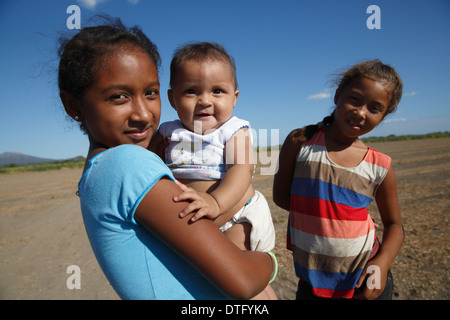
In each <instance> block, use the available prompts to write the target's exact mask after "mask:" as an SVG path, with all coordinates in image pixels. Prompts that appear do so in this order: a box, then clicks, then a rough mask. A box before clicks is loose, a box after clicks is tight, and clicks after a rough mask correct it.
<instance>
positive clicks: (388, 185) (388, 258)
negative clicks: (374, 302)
mask: <svg viewBox="0 0 450 320" xmlns="http://www.w3.org/2000/svg"><path fill="white" fill-rule="evenodd" d="M375 200H376V202H377V206H378V211H379V212H380V216H381V220H382V222H383V226H384V231H383V241H382V243H381V246H380V249H379V251H378V253H377V255H376V256H375V258H373V259H372V260H370V261H369V262H368V263H367V265H366V267H365V269H364V270H363V273H362V275H361V278H360V279H359V281H358V283H357V286H356V287H357V288H359V287H360V286H361V285H363V282H364V280H365V278H366V276H367V271H366V270H367V267H368V266H370V265H375V266H378V267H379V270H380V276H381V281H380V283H381V288H379V289H376V288H374V289H369V288H367V287H366V288H365V289H364V290H363V292H362V293H361V294H360V295H359V297H358V298H363V299H375V298H377V297H378V296H379V295H380V294H381V293H382V292H383V290H384V287H385V284H386V276H387V271H388V270H389V268H390V267H391V265H392V262H393V261H394V259H395V257H396V256H397V254H398V252H399V251H400V247H401V246H402V243H403V237H404V234H403V225H402V219H401V216H400V207H399V204H398V196H397V182H396V178H395V174H394V170H393V169H392V168H389V171H388V173H387V175H386V177H385V178H384V180H383V182H382V183H381V185H380V187H379V188H378V190H377V193H376V195H375Z"/></svg>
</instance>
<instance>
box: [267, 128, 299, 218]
mask: <svg viewBox="0 0 450 320" xmlns="http://www.w3.org/2000/svg"><path fill="white" fill-rule="evenodd" d="M296 134H297V130H294V131H292V132H291V133H290V134H289V135H288V136H287V138H286V140H285V141H284V143H283V146H282V147H281V150H280V155H279V160H278V171H277V173H276V174H275V176H274V179H273V191H272V192H273V201H274V202H275V204H276V205H277V206H279V207H280V208H283V209H284V210H288V211H289V209H290V197H291V184H292V176H293V175H294V169H295V162H296V160H297V155H298V152H299V150H300V147H301V142H300V141H299V140H298V139H296V138H295V137H296Z"/></svg>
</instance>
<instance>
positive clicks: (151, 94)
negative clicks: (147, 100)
mask: <svg viewBox="0 0 450 320" xmlns="http://www.w3.org/2000/svg"><path fill="white" fill-rule="evenodd" d="M158 94H159V91H158V90H148V91H147V92H146V93H145V95H146V96H151V97H153V96H157V95H158Z"/></svg>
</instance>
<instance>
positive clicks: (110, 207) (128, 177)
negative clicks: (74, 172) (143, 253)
mask: <svg viewBox="0 0 450 320" xmlns="http://www.w3.org/2000/svg"><path fill="white" fill-rule="evenodd" d="M163 177H168V178H170V179H172V180H174V178H173V175H172V173H171V172H170V170H169V169H168V168H167V166H166V165H165V164H164V163H163V162H162V160H161V159H160V158H159V157H158V156H157V155H156V154H154V153H153V152H151V151H148V150H146V149H144V148H142V147H140V146H136V145H121V146H118V147H115V148H110V149H108V150H106V151H104V152H102V153H100V154H98V155H96V156H95V157H94V158H92V159H91V161H90V165H89V167H88V169H87V170H86V172H85V173H84V175H83V177H82V178H81V180H80V183H79V192H80V198H81V199H82V202H84V205H85V206H86V207H89V208H91V209H94V208H95V209H94V210H90V211H91V212H97V213H99V214H100V213H102V212H108V215H106V218H105V217H103V218H102V219H106V221H104V222H108V221H109V220H111V221H110V222H111V224H110V227H112V228H115V227H117V226H118V225H120V224H117V221H116V219H120V220H122V221H123V222H131V223H133V224H136V221H135V220H134V212H135V210H136V208H137V207H138V205H139V203H140V201H141V200H142V199H143V197H144V196H145V195H146V194H147V192H148V191H149V190H150V189H151V188H152V187H153V186H154V185H155V184H156V183H157V182H158V181H159V180H160V179H161V178H163ZM97 218H100V217H97Z"/></svg>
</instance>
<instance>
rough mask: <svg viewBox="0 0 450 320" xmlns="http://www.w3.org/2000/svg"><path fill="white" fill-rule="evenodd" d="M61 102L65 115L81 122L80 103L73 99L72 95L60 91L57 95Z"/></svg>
mask: <svg viewBox="0 0 450 320" xmlns="http://www.w3.org/2000/svg"><path fill="white" fill-rule="evenodd" d="M59 97H60V98H61V102H62V104H63V106H64V109H65V110H66V113H67V114H68V115H69V116H70V117H71V118H72V119H73V120H75V121H79V122H81V121H82V119H81V112H80V103H79V102H78V100H77V99H75V98H74V97H73V96H72V94H70V93H69V92H67V91H61V92H60V93H59Z"/></svg>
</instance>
